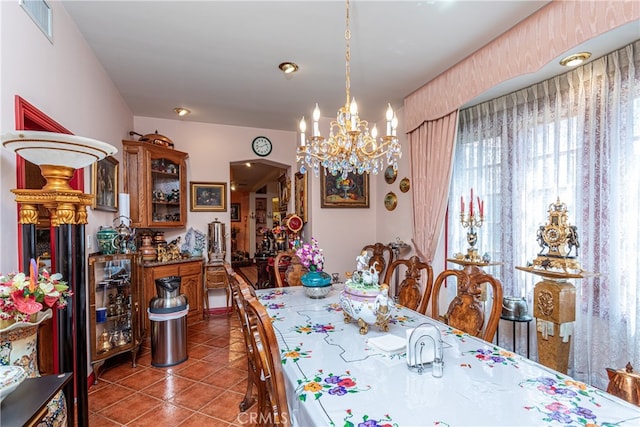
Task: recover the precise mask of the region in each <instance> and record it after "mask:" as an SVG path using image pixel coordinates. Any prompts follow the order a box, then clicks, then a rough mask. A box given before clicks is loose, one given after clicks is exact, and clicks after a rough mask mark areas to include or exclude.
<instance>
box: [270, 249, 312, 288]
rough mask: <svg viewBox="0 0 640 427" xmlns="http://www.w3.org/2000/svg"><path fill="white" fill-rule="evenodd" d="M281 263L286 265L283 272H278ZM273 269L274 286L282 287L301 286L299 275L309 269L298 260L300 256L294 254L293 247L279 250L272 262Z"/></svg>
mask: <svg viewBox="0 0 640 427" xmlns="http://www.w3.org/2000/svg"><path fill="white" fill-rule="evenodd" d="M283 264H288V267H287V268H286V270H285V271H284V274H281V273H280V268H281V266H282V265H283ZM273 270H274V273H275V276H276V286H277V287H278V288H282V287H283V286H302V281H301V280H300V279H301V277H302V276H303V275H304V274H305V273H306V272H308V271H309V270H308V269H307V267H305V266H304V265H303V264H302V262H301V261H300V257H298V256H297V255H296V252H295V251H294V250H293V249H290V250H288V251H285V252H280V253H279V254H278V255H277V256H276V258H275V260H274V262H273Z"/></svg>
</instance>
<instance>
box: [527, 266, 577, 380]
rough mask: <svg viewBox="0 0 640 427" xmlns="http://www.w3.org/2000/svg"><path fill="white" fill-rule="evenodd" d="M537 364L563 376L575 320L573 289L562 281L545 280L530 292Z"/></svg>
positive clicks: (574, 289) (566, 366)
mask: <svg viewBox="0 0 640 427" xmlns="http://www.w3.org/2000/svg"><path fill="white" fill-rule="evenodd" d="M533 315H534V317H535V318H536V331H537V333H536V337H537V341H538V361H539V362H540V363H541V364H543V365H545V366H548V367H549V368H552V369H555V370H556V371H558V372H562V373H565V374H566V373H567V370H568V367H569V350H570V349H571V335H572V334H573V322H574V321H575V320H576V288H575V286H573V285H572V284H571V283H568V282H567V281H566V280H562V279H560V280H553V279H549V278H545V279H544V280H543V281H542V282H539V283H537V284H536V285H535V287H534V288H533Z"/></svg>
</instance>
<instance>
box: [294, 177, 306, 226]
mask: <svg viewBox="0 0 640 427" xmlns="http://www.w3.org/2000/svg"><path fill="white" fill-rule="evenodd" d="M294 187H295V197H296V198H295V209H296V215H298V216H299V217H300V218H302V222H303V223H305V222H307V221H308V218H307V205H308V202H307V174H306V173H300V172H297V173H296V176H295V181H294Z"/></svg>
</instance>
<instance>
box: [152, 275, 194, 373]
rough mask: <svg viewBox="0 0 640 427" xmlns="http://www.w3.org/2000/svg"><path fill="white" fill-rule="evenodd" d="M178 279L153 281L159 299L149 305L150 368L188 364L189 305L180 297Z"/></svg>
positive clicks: (155, 298)
mask: <svg viewBox="0 0 640 427" xmlns="http://www.w3.org/2000/svg"><path fill="white" fill-rule="evenodd" d="M180 282H181V278H180V277H178V276H169V277H163V278H160V279H156V290H157V292H158V296H157V297H154V298H152V299H151V301H150V302H149V309H148V315H149V320H150V322H151V364H152V365H153V366H157V367H166V366H173V365H177V364H180V363H182V362H184V361H185V360H187V358H188V357H189V356H188V354H187V314H188V313H189V302H188V300H187V297H186V295H181V294H180Z"/></svg>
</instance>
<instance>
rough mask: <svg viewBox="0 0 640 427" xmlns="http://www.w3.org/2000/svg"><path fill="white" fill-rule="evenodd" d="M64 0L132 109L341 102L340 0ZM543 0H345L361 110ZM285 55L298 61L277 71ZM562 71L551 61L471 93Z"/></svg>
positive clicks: (374, 116)
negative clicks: (292, 68) (288, 71)
mask: <svg viewBox="0 0 640 427" xmlns="http://www.w3.org/2000/svg"><path fill="white" fill-rule="evenodd" d="M62 3H63V5H64V7H65V8H66V10H67V11H68V13H69V14H70V16H71V17H72V18H73V19H74V21H75V22H76V24H77V25H78V28H79V29H80V31H81V33H82V34H83V36H84V37H85V39H86V40H87V42H88V43H89V45H90V47H91V48H92V49H93V51H94V52H95V54H96V56H97V57H98V59H99V60H100V61H101V63H102V65H103V66H104V68H105V70H106V72H107V73H108V75H109V76H110V77H111V79H112V80H113V82H114V84H115V85H116V87H117V88H118V90H119V91H120V93H121V95H122V96H123V98H124V100H125V102H126V103H127V104H128V106H129V107H130V108H131V110H132V111H133V114H134V115H136V116H145V117H157V118H167V119H175V118H177V116H176V115H175V113H174V112H173V108H174V107H185V108H188V109H190V110H191V111H192V113H191V114H190V115H189V116H186V117H183V118H181V120H186V121H196V122H208V123H221V124H227V125H237V126H247V127H257V128H267V129H279V130H291V131H296V130H297V126H298V125H297V123H298V121H299V119H300V117H301V116H302V115H305V116H306V117H307V119H309V117H310V116H311V111H312V109H313V107H314V104H315V103H316V102H317V103H318V104H319V105H320V108H321V110H322V112H323V116H327V117H331V116H334V115H335V114H336V112H337V110H338V108H340V107H341V106H342V105H344V102H345V40H344V32H345V2H344V1H342V0H338V1H336V0H324V1H307V0H298V1H243V0H236V1H63V2H62ZM547 3H548V1H539V0H534V1H501V0H498V1H495V0H494V1H489V0H487V1H481V0H475V1H473V0H466V1H461V0H443V1H404V0H395V1H374V0H352V3H351V30H352V39H351V94H352V95H353V96H355V97H356V99H357V100H358V106H359V110H360V115H361V117H362V118H363V119H366V120H368V121H369V122H376V121H382V120H383V119H384V111H385V109H386V105H387V103H388V102H390V103H391V105H392V106H393V107H394V108H398V107H401V106H402V104H403V98H404V97H405V96H407V95H408V94H410V93H411V92H413V91H414V90H416V89H418V88H420V87H421V86H422V85H423V84H425V83H427V82H428V81H430V80H431V79H433V78H434V77H436V76H437V75H439V74H440V73H442V72H443V71H445V70H447V69H448V68H450V67H451V66H453V65H455V64H456V63H457V62H459V61H460V60H462V59H464V58H465V57H467V56H468V55H470V54H471V53H473V52H474V51H476V50H478V49H479V48H480V47H482V46H484V45H485V44H487V43H489V42H490V41H491V40H493V39H494V38H496V37H497V36H499V35H500V34H502V33H503V32H505V31H506V30H508V29H509V28H511V27H512V26H514V25H515V24H517V23H518V22H520V21H521V20H523V19H524V18H526V17H527V16H529V15H531V14H532V13H534V12H536V11H537V10H538V9H540V8H541V7H544V6H545V5H546V4H547ZM638 38H640V32H639V31H638V23H637V22H636V23H633V24H632V25H627V26H626V27H625V28H621V29H619V30H617V31H612V32H610V33H608V34H606V35H605V36H604V37H600V38H599V39H597V40H593V41H590V42H588V43H586V44H585V45H584V46H581V47H580V48H581V50H589V51H591V52H592V53H593V58H597V57H599V56H602V55H603V54H605V53H608V52H610V51H612V50H614V49H615V48H617V47H620V46H622V45H624V44H627V43H629V42H631V41H633V40H636V39H638ZM514 54H518V53H517V52H515V53H514ZM563 56H564V55H563ZM284 61H293V62H295V63H297V64H298V65H299V66H300V70H299V71H298V72H297V73H295V74H293V75H288V76H285V75H284V74H283V73H282V72H281V71H280V70H279V69H278V64H279V63H281V62H284ZM564 71H566V69H562V68H561V67H560V66H559V65H558V64H557V61H552V62H551V63H550V64H549V65H548V66H547V67H545V68H544V69H542V70H539V71H537V72H535V73H532V74H529V75H526V76H522V77H519V78H517V79H514V80H512V81H509V82H505V83H504V84H502V85H501V86H500V87H498V88H494V89H493V90H492V91H490V92H488V93H486V94H484V95H483V96H482V97H480V98H478V99H477V100H482V99H489V98H491V97H493V96H497V95H501V94H504V93H508V92H509V91H512V90H515V89H517V88H520V87H523V86H526V85H529V84H532V83H535V82H538V81H541V80H543V79H545V78H548V77H550V76H552V75H556V74H559V73H561V72H564ZM471 78H472V76H471ZM477 100H476V101H477ZM400 128H401V129H402V124H400ZM136 130H137V131H138V132H140V133H149V132H151V131H152V130H149V129H136ZM160 132H161V133H162V130H160ZM238 173H239V174H240V175H242V174H243V173H242V172H240V171H238Z"/></svg>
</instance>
